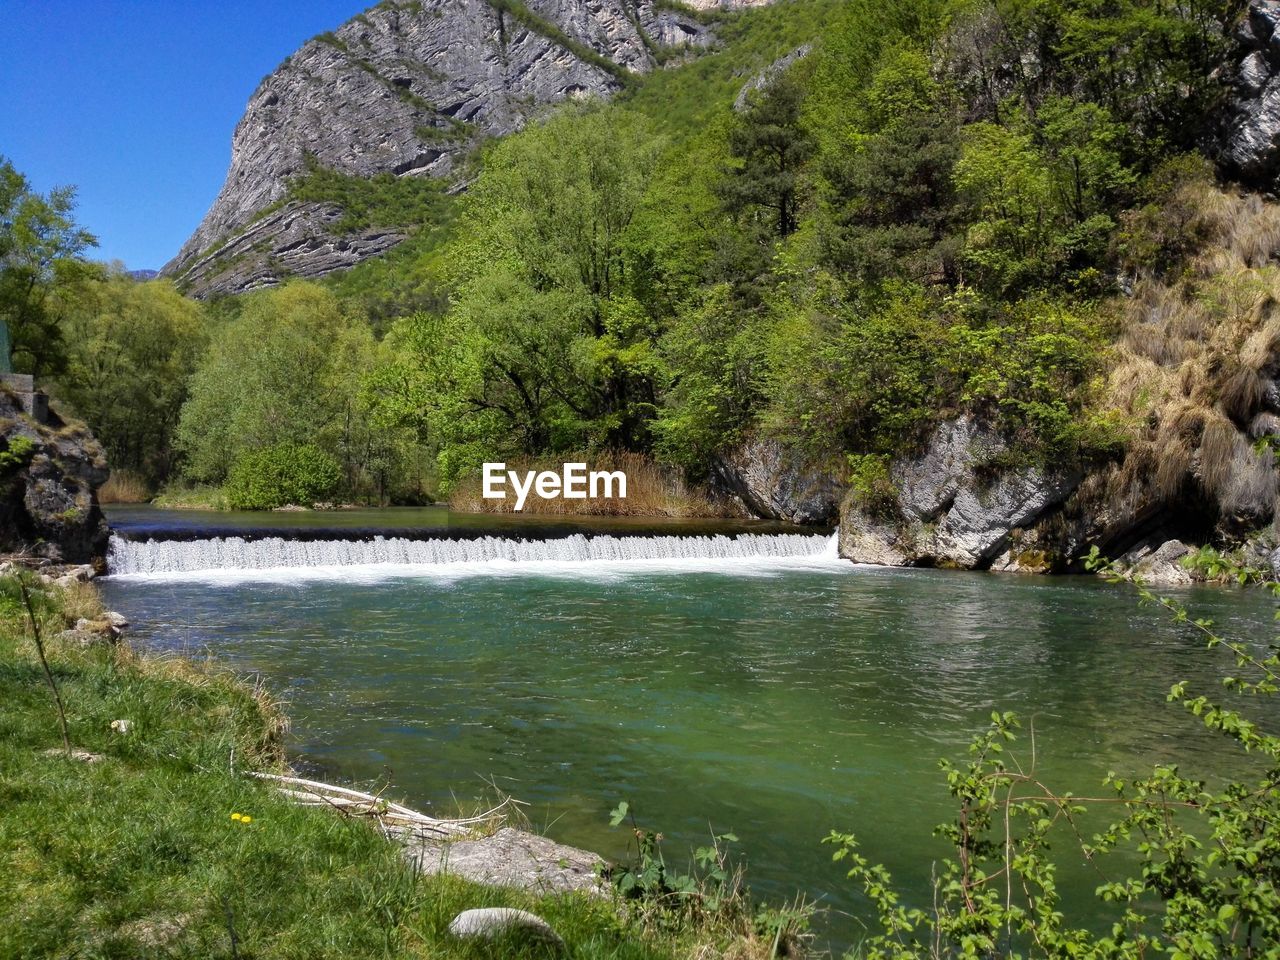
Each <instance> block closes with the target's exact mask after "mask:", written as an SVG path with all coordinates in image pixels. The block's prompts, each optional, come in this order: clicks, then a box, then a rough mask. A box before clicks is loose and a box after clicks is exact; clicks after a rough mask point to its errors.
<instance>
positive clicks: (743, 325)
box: [0, 0, 1270, 508]
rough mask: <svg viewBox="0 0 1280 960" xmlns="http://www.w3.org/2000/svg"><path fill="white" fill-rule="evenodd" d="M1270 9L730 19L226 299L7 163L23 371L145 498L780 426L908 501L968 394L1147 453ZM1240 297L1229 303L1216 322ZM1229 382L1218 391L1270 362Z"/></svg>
mask: <svg viewBox="0 0 1280 960" xmlns="http://www.w3.org/2000/svg"><path fill="white" fill-rule="evenodd" d="M1236 12H1237V11H1236V10H1235V8H1234V7H1233V6H1232V5H1230V4H1225V3H1211V2H1203V0H1192V2H1189V3H1185V4H1180V5H1176V6H1175V5H1163V4H1153V3H1147V2H1139V0H1109V2H1105V3H1104V2H1098V0H966V2H961V3H945V2H940V0H935V2H926V3H906V2H900V0H893V2H884V3H872V2H869V0H852V2H843V3H836V2H831V0H808V2H801V0H796V2H791V3H783V4H779V5H777V6H773V7H767V8H762V9H759V10H753V11H747V12H744V13H741V14H736V15H733V16H725V17H724V23H723V24H722V25H721V26H720V27H719V35H720V41H719V46H718V48H717V49H716V50H714V51H713V52H711V53H709V54H705V55H702V56H699V57H696V58H692V59H689V60H688V61H687V62H683V63H672V64H669V65H668V66H667V67H666V68H665V69H662V70H658V71H655V72H654V73H653V74H651V75H649V76H646V77H644V78H642V79H641V80H640V81H638V82H636V83H629V84H627V85H626V89H624V90H623V91H622V92H621V93H620V94H619V95H618V96H617V97H616V98H615V99H614V100H613V101H611V102H609V103H604V102H596V101H592V102H585V103H583V102H575V103H569V104H565V105H562V106H560V107H559V108H558V109H556V110H554V111H550V112H549V113H548V115H547V116H546V117H545V118H544V119H542V120H541V121H539V122H535V123H532V124H530V125H529V126H528V127H526V129H524V130H523V131H522V132H520V133H518V134H516V135H513V136H510V137H507V138H504V139H501V140H493V141H489V142H485V143H480V144H477V146H476V148H475V149H476V151H477V153H476V156H475V169H476V170H477V171H478V175H477V176H476V178H475V180H474V182H472V183H471V185H470V187H469V188H468V189H467V190H465V191H464V192H462V193H461V194H458V195H454V194H452V193H449V192H446V190H445V189H444V186H443V185H442V184H439V183H437V182H436V181H431V180H425V179H416V178H413V177H406V178H395V177H392V176H390V175H384V176H381V177H378V178H374V179H373V180H361V179H357V178H354V177H348V176H345V175H343V174H341V173H338V172H336V171H330V170H325V169H322V168H319V167H317V166H314V165H312V166H310V167H309V168H308V170H307V171H306V172H305V173H304V174H303V175H302V176H300V177H299V178H298V180H297V181H295V182H294V183H293V184H292V186H291V188H290V189H291V195H292V196H296V197H304V198H312V199H315V198H323V199H329V200H333V201H334V202H337V203H339V204H340V205H341V206H342V208H343V210H344V211H345V216H346V222H348V223H349V224H351V225H361V224H369V223H379V224H397V225H402V226H405V227H407V228H408V229H409V230H410V231H411V236H410V238H409V239H408V240H407V241H405V242H404V243H403V244H402V245H401V246H400V247H398V248H396V249H395V250H393V251H392V252H391V253H390V254H389V255H387V256H385V257H383V258H381V259H378V260H373V261H369V262H366V263H364V264H361V265H360V266H357V267H356V268H355V269H353V270H351V271H349V272H347V273H344V274H339V275H334V276H331V277H328V278H325V279H323V280H320V281H314V282H307V281H301V280H295V281H291V282H288V283H285V284H283V285H281V286H277V287H274V288H271V289H265V290H261V291H257V292H252V293H248V294H244V295H239V296H235V297H223V298H220V299H213V300H210V301H207V302H198V301H195V300H193V299H190V298H187V297H185V296H184V295H183V293H182V291H181V290H179V289H176V288H175V287H174V285H173V284H172V283H170V282H168V281H166V280H148V281H138V280H135V279H133V278H131V277H130V276H128V275H126V274H125V273H124V272H123V271H121V270H119V269H116V268H112V267H110V266H106V265H102V264H98V263H95V262H93V261H92V259H91V257H90V254H91V251H92V248H93V244H94V238H93V237H92V236H90V235H89V234H88V233H87V232H86V231H84V230H83V229H82V228H81V227H80V226H79V225H78V224H77V223H76V220H75V210H74V191H73V190H71V189H63V190H57V191H53V192H51V193H49V194H39V193H37V192H34V191H33V190H32V189H31V187H30V186H29V184H28V183H27V181H26V180H25V178H24V177H23V176H22V174H21V173H20V172H18V171H17V170H15V169H14V168H13V166H12V165H11V164H9V163H5V165H4V166H3V168H0V211H2V212H0V263H2V264H3V268H2V269H0V312H2V313H3V316H4V318H5V319H6V321H7V323H8V325H9V327H10V330H11V331H12V335H13V340H14V361H15V363H14V365H15V368H16V369H18V370H19V371H25V372H33V373H35V374H36V375H37V376H38V377H40V378H41V380H42V382H44V383H45V384H46V385H47V388H48V389H49V390H50V392H51V393H53V394H54V396H55V398H56V400H57V401H59V402H60V404H61V405H62V407H63V409H65V410H68V411H69V412H71V413H73V414H74V415H75V416H78V417H80V418H82V419H83V420H85V421H86V422H87V423H88V424H89V426H90V427H91V428H92V429H93V431H94V432H95V434H96V435H97V436H98V437H99V438H100V440H101V441H102V443H103V444H104V446H105V447H106V449H107V452H108V456H109V459H110V462H111V464H112V466H113V469H114V471H115V479H114V481H113V484H112V488H111V490H114V491H115V492H116V495H117V496H121V497H125V498H130V497H131V498H134V499H139V498H145V497H150V496H152V495H155V494H157V493H161V492H162V491H168V492H169V495H170V496H171V497H172V498H174V499H175V500H180V499H182V497H183V495H184V494H183V491H188V492H189V491H190V490H191V489H192V488H197V489H200V490H203V491H205V493H204V494H203V495H205V496H210V497H212V500H211V501H210V502H218V503H229V504H231V505H233V506H240V507H249V508H262V507H272V506H279V505H281V504H282V503H288V502H316V501H358V502H367V503H421V502H426V501H429V500H433V499H437V498H442V497H447V496H448V495H449V494H450V492H451V491H453V490H455V489H457V488H458V487H459V485H460V484H464V483H465V482H467V481H468V480H470V479H473V478H474V477H475V476H476V474H477V472H478V468H479V465H480V464H481V463H482V462H484V461H491V460H511V461H515V460H520V459H521V458H525V459H537V458H554V459H556V460H560V459H567V458H569V455H570V454H572V455H573V456H572V459H582V458H584V457H598V456H603V455H606V454H609V455H617V454H626V455H635V456H638V457H640V458H643V459H644V460H645V461H646V462H650V461H651V462H653V463H656V464H658V465H660V466H661V468H663V469H666V470H669V471H672V472H676V473H679V474H680V475H681V476H683V477H685V478H687V479H689V480H691V481H694V482H697V481H700V480H702V479H704V478H705V477H706V475H707V473H708V470H709V465H710V463H711V462H712V461H713V459H714V458H715V457H716V456H717V455H719V454H720V453H722V452H723V451H725V450H727V449H730V448H731V447H733V446H734V445H735V444H737V443H739V442H741V441H742V440H743V439H744V438H747V437H749V436H756V435H769V436H776V437H780V438H783V439H785V441H786V442H787V443H788V445H789V446H790V447H791V448H792V449H794V450H795V451H797V455H798V456H804V457H807V458H810V459H812V460H813V461H815V462H819V463H822V464H824V465H826V466H827V468H828V469H830V470H831V471H832V472H833V473H836V474H838V475H840V477H841V478H842V480H844V481H845V482H848V483H850V484H851V485H852V486H853V488H854V489H855V490H857V491H859V493H860V494H862V495H864V496H865V497H866V498H867V502H868V503H871V504H874V502H875V500H876V498H877V497H878V496H880V495H881V494H882V493H883V488H884V485H885V484H886V483H887V464H888V462H889V459H890V458H891V457H893V456H894V455H896V454H898V453H900V452H903V451H906V450H910V449H912V448H913V447H914V446H916V445H918V444H919V443H920V442H921V439H922V438H923V437H924V436H925V435H926V434H927V432H928V430H929V429H930V428H931V427H932V426H933V425H934V424H936V423H937V422H939V421H940V420H942V419H945V418H947V417H949V416H954V415H955V414H956V413H957V412H958V411H961V410H968V411H973V412H975V413H977V414H979V415H981V416H982V417H983V418H984V419H986V420H988V421H990V422H994V423H996V424H998V425H999V427H1000V429H1001V430H1002V431H1003V432H1005V433H1006V434H1007V435H1008V436H1009V437H1010V438H1011V439H1012V441H1013V443H1012V445H1011V447H1010V450H1009V452H1007V453H1006V454H1005V456H1006V457H1007V458H1010V459H1011V460H1017V461H1025V462H1035V461H1040V460H1045V459H1050V458H1052V459H1055V460H1062V459H1070V460H1074V461H1078V462H1081V463H1088V462H1094V461H1105V460H1108V459H1115V458H1117V457H1118V456H1120V455H1121V454H1122V453H1123V452H1124V451H1125V450H1126V449H1131V448H1132V447H1133V446H1134V445H1135V444H1139V443H1148V444H1150V443H1154V442H1156V440H1157V438H1155V437H1153V435H1152V430H1153V429H1155V428H1153V427H1152V426H1151V425H1150V422H1149V421H1150V419H1151V418H1150V416H1149V414H1150V411H1151V409H1152V408H1153V407H1154V406H1158V405H1159V404H1160V403H1161V402H1162V398H1161V395H1160V392H1159V390H1158V389H1156V387H1155V386H1154V385H1153V387H1152V390H1151V391H1147V392H1145V393H1142V395H1140V396H1139V395H1135V391H1134V389H1133V387H1132V381H1133V377H1132V376H1125V377H1122V378H1120V379H1121V380H1123V381H1124V383H1127V384H1128V389H1127V392H1125V391H1123V390H1118V389H1117V378H1116V377H1115V376H1114V373H1115V371H1116V370H1117V369H1118V368H1120V367H1121V366H1123V363H1124V361H1125V359H1126V358H1130V359H1132V356H1131V355H1133V354H1135V353H1136V354H1141V353H1142V350H1141V344H1140V343H1137V340H1140V339H1141V331H1140V330H1136V329H1135V321H1134V319H1133V317H1132V316H1131V314H1132V311H1131V310H1129V309H1128V307H1127V304H1128V303H1130V302H1131V301H1132V296H1126V294H1130V295H1131V294H1132V293H1133V290H1134V288H1135V285H1137V286H1139V287H1142V285H1144V284H1146V285H1148V286H1150V285H1152V284H1154V285H1157V286H1159V285H1163V287H1162V288H1171V287H1172V285H1175V284H1177V283H1179V282H1181V279H1183V278H1185V277H1186V276H1187V275H1188V272H1189V271H1192V266H1191V265H1192V264H1193V263H1194V262H1195V258H1196V257H1197V256H1198V255H1199V254H1201V253H1202V251H1203V250H1204V249H1205V248H1207V247H1208V246H1210V245H1212V244H1214V243H1217V242H1219V241H1220V240H1221V237H1220V234H1221V230H1222V228H1223V221H1224V217H1226V216H1227V214H1225V213H1224V212H1223V203H1224V202H1225V200H1226V198H1227V195H1226V194H1224V193H1223V192H1222V189H1221V188H1220V187H1219V186H1218V185H1217V183H1216V181H1215V178H1216V173H1215V170H1214V167H1213V165H1212V164H1211V163H1210V161H1209V160H1208V159H1207V158H1206V155H1205V144H1206V143H1207V142H1208V139H1207V138H1208V137H1209V135H1210V134H1211V132H1212V120H1213V117H1214V111H1215V107H1216V106H1217V105H1218V103H1219V100H1220V98H1221V97H1222V95H1223V92H1222V88H1221V84H1219V83H1218V82H1217V81H1216V79H1215V77H1214V70H1215V68H1216V67H1217V66H1218V65H1219V64H1221V62H1222V61H1223V59H1224V57H1225V55H1226V51H1227V45H1228V39H1227V34H1226V29H1225V28H1226V25H1227V24H1228V23H1229V22H1230V21H1231V18H1232V17H1233V16H1234V15H1235V13H1236ZM802 44H806V45H807V46H806V47H801V45H802ZM798 47H799V48H801V51H802V52H804V51H806V50H807V53H806V55H804V56H797V57H790V58H787V61H786V62H785V66H780V67H778V68H775V69H770V70H764V67H765V66H767V64H768V63H769V62H771V60H773V59H774V58H775V57H776V56H777V55H779V54H780V53H785V52H788V51H790V50H795V49H796V48H798ZM762 71H763V72H762ZM752 75H755V76H757V77H758V82H755V83H751V84H748V87H747V88H746V89H745V92H744V93H743V94H742V95H741V96H739V91H740V90H743V89H744V88H743V83H744V82H745V80H749V79H750V77H751V76H752ZM744 77H745V79H744ZM735 99H737V100H738V103H737V105H736V106H735V102H734V101H735ZM1197 269H1199V268H1197ZM1266 269H1267V270H1269V269H1270V268H1266ZM1201 273H1202V274H1203V273H1204V271H1203V270H1201ZM1265 280H1266V277H1265V276H1263V275H1262V274H1260V273H1258V271H1254V273H1253V274H1252V275H1251V276H1250V277H1249V278H1248V282H1255V283H1256V282H1263V281H1265ZM1237 282H1241V280H1240V277H1239V276H1238V271H1237V272H1236V273H1230V272H1228V271H1226V270H1221V271H1219V272H1218V273H1213V271H1212V270H1210V271H1209V273H1208V275H1205V276H1202V277H1201V280H1200V282H1199V283H1198V284H1197V287H1198V293H1199V295H1200V296H1201V297H1202V299H1204V300H1205V301H1206V302H1208V303H1210V304H1213V303H1215V302H1216V304H1217V306H1216V307H1211V308H1210V309H1216V310H1218V311H1219V315H1218V316H1217V317H1216V318H1215V319H1216V320H1217V321H1220V322H1226V321H1227V320H1229V319H1230V317H1231V312H1232V311H1233V310H1236V309H1237V306H1238V305H1237V304H1236V302H1235V299H1234V298H1233V297H1232V296H1231V295H1229V292H1228V291H1227V289H1226V288H1227V287H1228V286H1229V285H1230V284H1232V283H1237ZM1144 289H1145V288H1144ZM1215 290H1218V291H1219V295H1217V299H1216V301H1215V293H1214V291H1215ZM1135 338H1136V339H1135ZM1151 365H1152V364H1151V363H1150V362H1148V366H1151ZM1154 365H1155V366H1156V367H1158V366H1160V361H1159V360H1158V359H1157V360H1156V361H1155V362H1154ZM1220 366H1221V365H1218V366H1217V367H1215V366H1214V365H1212V364H1209V365H1208V367H1207V369H1208V370H1209V372H1208V373H1206V374H1205V377H1206V378H1208V379H1209V380H1210V381H1211V382H1210V383H1208V389H1209V392H1210V393H1212V394H1213V396H1214V400H1215V402H1216V400H1217V398H1218V395H1219V393H1220V392H1221V389H1220V388H1223V389H1224V388H1225V385H1226V384H1227V382H1228V381H1230V379H1231V377H1232V376H1235V375H1236V374H1238V373H1239V371H1237V370H1234V369H1226V370H1223V369H1220ZM1130 372H1132V371H1130ZM1146 376H1147V378H1148V379H1151V378H1152V377H1153V376H1154V375H1153V374H1152V373H1151V372H1150V371H1149V370H1148V371H1147V372H1146ZM1237 379H1238V377H1237ZM1219 381H1221V382H1219ZM1153 384H1154V381H1153ZM1202 427H1204V425H1203V424H1202ZM1206 429H1207V428H1206ZM1188 442H1189V443H1192V444H1194V443H1195V442H1196V441H1195V440H1191V441H1188ZM110 492H111V491H110V490H109V493H110Z"/></svg>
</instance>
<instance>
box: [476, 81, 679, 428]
mask: <svg viewBox="0 0 1280 960" xmlns="http://www.w3.org/2000/svg"><path fill="white" fill-rule="evenodd" d="M660 148H661V141H660V139H659V138H658V137H657V136H656V135H655V134H654V132H653V130H652V128H651V126H650V125H649V124H648V123H647V122H646V121H644V120H643V119H642V118H640V117H638V116H635V115H633V114H629V113H627V112H626V111H623V110H620V109H618V108H607V107H601V106H598V105H586V106H582V107H572V108H569V109H567V110H565V111H562V112H561V113H560V114H558V115H557V116H555V117H553V118H552V119H551V120H549V121H548V122H546V123H544V124H541V125H539V126H535V127H532V128H530V129H527V130H526V131H524V132H523V133H522V134H521V135H520V136H518V137H513V138H511V139H509V140H507V141H504V142H503V143H501V144H499V145H498V146H497V147H496V148H495V149H494V150H493V151H492V153H491V154H490V155H489V156H488V157H487V158H486V163H485V170H484V173H483V175H482V176H481V177H480V179H479V181H478V182H477V183H476V185H475V186H474V188H473V189H472V191H471V194H470V196H469V197H468V198H467V203H466V209H465V212H464V214H463V217H462V221H461V229H460V235H461V236H462V238H463V240H462V241H461V242H460V243H459V244H458V245H457V246H456V247H455V248H454V251H453V257H452V262H453V263H454V265H455V273H454V275H455V280H456V285H457V286H456V294H455V297H454V303H453V309H452V311H451V317H452V321H453V322H454V323H455V329H457V330H459V331H461V337H462V347H463V348H464V351H465V354H466V359H465V360H464V361H463V365H464V368H465V369H466V370H468V371H469V372H471V373H473V374H474V376H470V377H468V378H467V380H466V381H465V383H462V382H461V381H460V382H459V386H463V387H464V388H465V389H466V391H467V396H466V404H467V406H468V407H470V408H471V409H472V410H473V411H474V412H476V413H477V414H482V415H483V416H484V417H485V419H486V420H496V421H499V422H501V423H503V424H504V427H503V428H502V432H503V434H504V435H505V436H507V437H509V438H510V440H511V441H512V442H514V443H515V444H516V445H517V446H518V448H520V449H523V450H526V451H530V452H533V451H539V450H544V449H568V448H571V447H575V446H580V445H582V444H584V443H588V444H590V443H596V444H601V445H605V446H625V445H629V444H631V443H634V442H635V438H636V437H637V436H638V435H639V433H640V431H641V420H642V414H641V411H642V410H643V405H644V404H646V403H651V402H652V395H653V390H652V385H651V381H650V377H649V373H648V350H649V347H648V343H649V342H650V341H651V340H652V339H653V337H654V332H653V331H652V330H651V329H650V328H649V326H648V324H647V322H646V319H645V318H644V317H643V316H640V315H637V313H636V311H635V310H634V309H633V308H632V307H631V306H627V305H626V301H627V299H628V284H629V280H630V278H631V275H632V272H633V267H634V264H633V254H634V251H633V249H632V248H631V247H630V246H629V244H628V242H627V236H628V231H629V229H630V227H631V224H632V221H633V219H634V218H635V216H636V213H637V210H638V209H639V207H640V204H641V201H642V199H643V198H644V196H645V192H646V188H647V184H648V179H649V177H650V175H651V173H652V171H653V169H654V166H655V163H656V160H657V156H658V152H659V150H660Z"/></svg>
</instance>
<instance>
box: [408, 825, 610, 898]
mask: <svg viewBox="0 0 1280 960" xmlns="http://www.w3.org/2000/svg"><path fill="white" fill-rule="evenodd" d="M405 856H406V857H408V858H409V861H410V862H411V863H412V864H413V865H414V868H415V869H417V870H419V871H421V872H422V873H424V874H426V875H427V876H435V875H436V874H444V873H448V874H452V875H454V876H458V877H462V878H463V879H466V880H470V881H471V882H473V883H483V884H489V885H492V886H498V887H515V888H518V889H521V890H536V891H538V892H539V893H569V892H582V893H589V894H595V895H601V894H603V893H604V892H605V890H606V889H607V885H606V883H605V881H604V880H603V879H602V871H603V869H604V866H605V863H604V861H603V860H602V859H601V858H600V857H599V856H598V855H597V854H594V853H589V852H587V851H585V850H579V849H578V848H577V847H570V846H566V845H565V844H562V843H556V842H555V841H554V840H549V839H547V838H546V837H540V836H538V835H537V834H533V833H528V832H526V831H524V830H517V829H515V828H514V827H502V828H501V829H499V830H497V831H496V832H494V833H493V834H491V835H489V836H477V837H465V838H462V839H456V840H453V839H451V840H447V841H444V842H441V841H440V840H438V839H437V838H434V837H426V838H417V840H416V842H413V843H411V844H410V845H409V846H408V847H406V849H405Z"/></svg>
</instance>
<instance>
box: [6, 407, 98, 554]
mask: <svg viewBox="0 0 1280 960" xmlns="http://www.w3.org/2000/svg"><path fill="white" fill-rule="evenodd" d="M107 477H108V470H107V464H106V457H105V455H104V454H103V451H102V447H101V446H100V445H99V444H98V442H97V440H95V439H94V438H93V436H92V435H91V434H90V433H89V432H88V431H87V430H86V429H84V428H83V427H76V426H68V425H65V424H62V423H61V422H59V421H58V420H57V419H56V417H54V418H52V422H50V423H39V422H37V421H35V420H33V419H32V418H31V417H29V416H28V415H27V414H26V413H25V411H24V410H23V409H22V406H21V404H20V403H19V401H18V398H17V397H16V396H14V395H13V394H12V393H10V392H9V391H8V390H6V389H4V388H3V387H0V551H12V552H21V553H28V554H34V555H36V556H40V557H44V558H46V559H48V560H54V561H59V562H67V563H85V562H88V561H90V560H92V559H94V558H96V557H100V556H102V555H103V553H104V552H105V550H106V546H107V536H108V531H107V524H106V521H105V520H104V519H103V516H102V511H101V510H100V509H99V507H98V502H97V499H96V496H95V494H96V491H97V489H98V488H99V487H100V486H102V484H104V483H106V481H107Z"/></svg>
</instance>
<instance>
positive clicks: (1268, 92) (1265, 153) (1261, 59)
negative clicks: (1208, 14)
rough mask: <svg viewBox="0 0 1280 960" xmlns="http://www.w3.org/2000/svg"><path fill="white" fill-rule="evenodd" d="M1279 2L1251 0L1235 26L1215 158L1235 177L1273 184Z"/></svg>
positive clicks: (1277, 169) (1277, 148)
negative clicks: (1234, 46) (1233, 55)
mask: <svg viewBox="0 0 1280 960" xmlns="http://www.w3.org/2000/svg"><path fill="white" fill-rule="evenodd" d="M1277 26H1280V0H1250V2H1249V4H1248V6H1247V8H1246V10H1245V12H1244V14H1243V16H1242V17H1241V18H1240V20H1239V21H1238V22H1237V24H1236V27H1235V31H1234V34H1235V39H1236V41H1237V42H1238V44H1239V48H1238V54H1237V58H1236V59H1235V61H1234V62H1233V63H1232V64H1231V65H1230V66H1229V68H1228V73H1227V79H1229V81H1230V82H1231V88H1232V92H1231V96H1230V98H1229V102H1228V105H1227V110H1226V111H1225V112H1224V115H1223V120H1224V122H1223V126H1222V131H1221V137H1220V156H1219V159H1220V161H1221V163H1222V164H1223V166H1225V167H1226V168H1227V169H1228V170H1229V171H1230V172H1231V173H1232V174H1233V175H1235V176H1238V177H1241V178H1243V179H1245V180H1248V181H1250V182H1253V183H1258V184H1264V185H1268V186H1274V185H1275V181H1276V178H1277V176H1278V175H1280V33H1278V32H1277Z"/></svg>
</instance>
